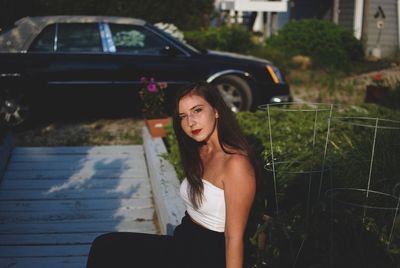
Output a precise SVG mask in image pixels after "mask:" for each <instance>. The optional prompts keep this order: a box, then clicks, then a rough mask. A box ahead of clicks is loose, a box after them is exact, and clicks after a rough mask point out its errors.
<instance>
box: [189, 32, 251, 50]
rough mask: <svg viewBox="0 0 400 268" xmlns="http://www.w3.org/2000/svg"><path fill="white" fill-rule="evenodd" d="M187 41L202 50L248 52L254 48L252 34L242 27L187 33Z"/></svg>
mask: <svg viewBox="0 0 400 268" xmlns="http://www.w3.org/2000/svg"><path fill="white" fill-rule="evenodd" d="M185 40H187V41H188V43H190V44H192V45H193V46H195V47H198V48H201V49H213V50H221V51H230V52H241V53H244V52H247V51H250V50H251V49H252V48H253V47H254V43H253V41H252V34H251V32H250V31H248V30H247V29H246V28H244V27H243V26H240V25H233V26H221V27H213V28H208V29H205V30H201V31H190V32H185Z"/></svg>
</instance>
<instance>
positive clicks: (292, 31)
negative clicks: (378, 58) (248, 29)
mask: <svg viewBox="0 0 400 268" xmlns="http://www.w3.org/2000/svg"><path fill="white" fill-rule="evenodd" d="M266 42H267V44H268V45H270V46H271V47H274V48H276V49H280V50H282V51H283V52H284V53H286V54H287V55H288V56H290V57H292V56H295V55H299V54H300V55H305V56H309V57H311V59H312V61H313V64H314V65H316V66H317V67H327V68H337V69H340V70H344V71H348V70H349V68H350V65H351V64H352V63H353V62H356V61H360V60H362V59H363V57H364V52H363V47H362V43H361V41H359V40H357V39H356V38H355V37H354V36H353V34H352V33H351V32H350V31H348V30H347V29H345V28H344V27H342V26H339V25H336V24H334V23H333V22H330V21H325V20H317V19H306V20H300V21H292V22H289V23H287V24H286V25H285V26H284V27H283V28H282V29H281V30H280V31H278V33H277V34H276V35H273V36H272V37H271V38H269V39H268V40H267V41H266Z"/></svg>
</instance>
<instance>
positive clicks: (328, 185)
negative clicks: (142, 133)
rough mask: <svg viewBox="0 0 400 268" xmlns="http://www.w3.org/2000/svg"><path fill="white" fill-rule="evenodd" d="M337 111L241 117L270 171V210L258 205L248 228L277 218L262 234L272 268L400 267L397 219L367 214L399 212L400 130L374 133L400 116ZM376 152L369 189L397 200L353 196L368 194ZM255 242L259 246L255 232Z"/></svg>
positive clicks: (265, 185)
mask: <svg viewBox="0 0 400 268" xmlns="http://www.w3.org/2000/svg"><path fill="white" fill-rule="evenodd" d="M330 108H331V106H330V105H318V107H317V108H315V107H308V106H301V105H300V106H290V107H273V106H270V109H269V111H267V110H265V111H257V112H254V113H251V112H241V113H238V114H237V119H238V121H239V124H240V126H241V129H242V131H243V132H244V134H245V136H246V138H247V139H248V141H249V143H250V145H251V147H252V149H253V150H254V152H255V153H256V154H257V155H258V156H259V157H260V158H261V159H263V163H265V166H264V169H263V170H262V172H261V182H260V183H259V184H258V186H257V187H258V193H257V195H258V196H257V200H258V201H259V200H261V201H264V200H263V199H264V198H265V200H266V201H267V204H268V205H267V206H266V207H264V206H262V205H261V206H260V205H259V204H260V202H256V204H255V206H254V207H253V212H252V213H251V218H250V219H249V225H252V224H254V223H260V221H259V216H258V215H260V214H263V213H266V214H268V215H270V216H271V217H272V218H271V220H269V221H268V222H265V223H264V224H263V225H261V227H259V228H258V230H262V229H263V228H264V229H265V230H266V233H267V241H266V247H265V250H264V251H263V254H264V258H267V259H268V262H269V263H271V265H272V266H273V267H292V266H293V263H294V262H297V265H296V267H311V266H313V265H316V267H329V266H330V264H333V265H334V266H333V267H355V266H357V263H356V261H355V260H357V262H359V263H362V265H361V266H362V267H378V266H379V265H382V267H396V266H395V265H396V263H399V260H400V244H399V241H400V240H399V237H400V220H399V219H400V218H399V217H398V219H397V220H396V223H395V228H394V232H393V234H392V237H391V239H389V235H390V232H391V227H392V223H393V220H394V213H393V211H390V212H388V211H387V210H373V209H368V210H367V211H366V214H364V210H363V208H362V206H364V205H367V206H379V207H396V205H397V200H398V199H396V196H398V194H399V192H398V190H397V192H393V189H398V186H397V185H398V183H399V181H398V174H400V166H399V165H398V163H400V145H399V142H398V141H399V136H400V129H399V127H400V124H399V122H392V121H386V120H378V126H379V129H378V131H377V135H376V140H375V143H374V132H375V128H374V127H375V124H376V119H375V118H380V119H391V120H396V119H397V120H398V119H399V118H400V112H399V111H394V110H391V109H388V108H385V107H382V106H377V105H364V106H362V107H354V106H337V105H335V106H332V117H330V114H331V109H330ZM268 113H269V115H270V117H269V118H270V120H268ZM329 118H331V119H330V120H328V119H329ZM379 121H380V122H379ZM390 127H391V128H390ZM328 128H329V133H328ZM270 130H271V131H270ZM327 135H329V139H328V143H326V141H327V139H326V137H327ZM271 137H272V140H273V144H272V146H271V142H270V140H271ZM167 139H168V143H169V146H170V152H169V155H168V159H169V160H170V161H171V162H172V163H173V165H174V166H175V167H176V169H177V170H178V173H179V176H181V177H182V176H183V173H182V170H181V167H180V162H179V152H178V150H177V144H176V140H175V138H174V136H173V133H172V132H169V134H168V138H167ZM374 145H375V150H374V162H373V165H372V170H371V171H372V172H371V180H370V189H371V190H374V191H380V192H382V193H387V194H389V195H394V196H395V197H394V198H393V197H390V196H386V195H384V194H372V193H371V194H370V196H369V198H368V199H366V196H365V191H362V190H352V189H351V188H359V189H366V188H367V187H368V186H367V185H368V179H369V172H370V164H371V155H372V148H373V146H374ZM271 148H272V150H273V151H272V150H271ZM272 154H273V159H274V161H272ZM272 162H273V163H274V165H272ZM272 171H275V176H274V173H273V172H272ZM274 180H276V185H275V184H274ZM275 186H276V189H277V195H276V196H275V191H274V188H275ZM259 187H261V188H259ZM396 187H397V188H396ZM333 188H346V189H347V190H332V189H333ZM275 200H277V201H278V205H279V206H278V207H277V206H276V202H275ZM261 203H262V202H261ZM360 206H361V207H360ZM277 210H279V212H277ZM253 231H254V228H253ZM248 237H249V239H250V238H251V241H253V243H254V244H257V243H256V237H255V236H254V232H253V233H251V234H248ZM302 243H303V247H302V250H301V252H300V253H299V247H300V245H301V244H302ZM388 245H389V246H388ZM256 251H257V250H256V249H255V252H256ZM298 253H299V254H298ZM260 256H261V257H260ZM260 258H262V254H261V253H260V252H259V251H258V253H257V254H254V255H253V259H252V262H253V263H256V262H258V263H260Z"/></svg>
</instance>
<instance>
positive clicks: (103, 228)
mask: <svg viewBox="0 0 400 268" xmlns="http://www.w3.org/2000/svg"><path fill="white" fill-rule="evenodd" d="M78 232H82V233H84V232H98V233H103V232H104V233H105V232H148V233H151V232H153V233H156V226H155V224H154V223H153V221H136V220H108V221H106V220H103V221H99V220H97V221H84V222H78V221H74V222H73V224H69V223H64V222H61V223H58V222H54V223H26V224H25V223H15V224H1V225H0V234H38V233H42V234H47V233H48V234H50V233H78Z"/></svg>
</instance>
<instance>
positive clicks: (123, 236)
mask: <svg viewBox="0 0 400 268" xmlns="http://www.w3.org/2000/svg"><path fill="white" fill-rule="evenodd" d="M106 267H107V268H123V267H129V268H136V267H140V268H141V267H144V268H152V267H165V268H167V267H168V268H181V267H182V268H183V267H185V268H200V267H201V268H205V267H207V268H224V267H225V237H224V233H219V232H214V231H211V230H208V229H206V228H204V227H201V226H200V225H198V224H195V223H194V222H193V221H192V220H191V219H190V217H189V215H188V214H187V213H186V215H185V216H184V217H183V218H182V223H181V224H180V225H178V226H177V227H176V229H175V231H174V235H173V236H166V235H152V234H141V233H123V232H121V233H108V234H104V235H101V236H99V237H97V238H96V239H95V240H94V241H93V243H92V247H91V248H90V253H89V257H88V262H87V268H106Z"/></svg>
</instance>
